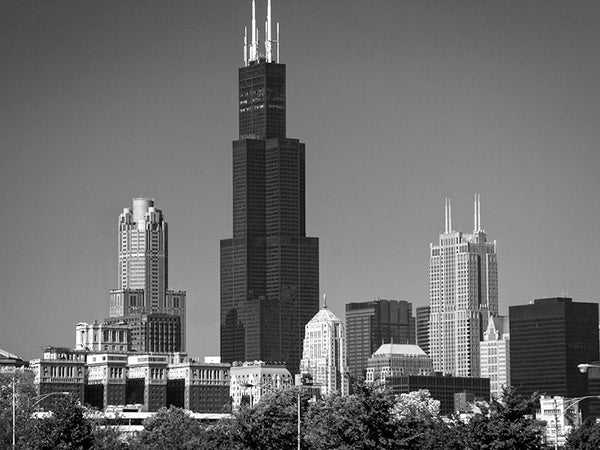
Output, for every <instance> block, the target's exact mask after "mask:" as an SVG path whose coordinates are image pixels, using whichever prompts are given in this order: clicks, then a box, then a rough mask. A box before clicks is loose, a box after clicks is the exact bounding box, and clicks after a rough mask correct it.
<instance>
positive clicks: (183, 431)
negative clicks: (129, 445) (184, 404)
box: [137, 406, 201, 450]
mask: <svg viewBox="0 0 600 450" xmlns="http://www.w3.org/2000/svg"><path fill="white" fill-rule="evenodd" d="M200 436H201V426H200V423H199V422H198V421H197V420H196V419H194V418H192V417H191V416H190V415H189V414H188V413H187V412H186V411H184V410H183V409H181V408H175V407H173V406H172V407H171V408H169V409H166V408H162V409H161V410H159V411H158V412H157V413H156V414H155V415H154V416H152V417H150V418H148V419H146V420H145V421H144V429H143V430H142V431H141V433H140V435H139V437H138V440H137V443H138V446H139V448H143V449H149V450H153V449H156V450H164V449H172V450H187V449H196V448H200V445H201V444H200V443H201V439H200Z"/></svg>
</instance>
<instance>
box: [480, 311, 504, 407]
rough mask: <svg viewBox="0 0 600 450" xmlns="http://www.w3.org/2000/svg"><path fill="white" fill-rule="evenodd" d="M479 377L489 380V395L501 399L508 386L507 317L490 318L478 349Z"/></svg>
mask: <svg viewBox="0 0 600 450" xmlns="http://www.w3.org/2000/svg"><path fill="white" fill-rule="evenodd" d="M479 352H480V363H481V366H480V367H481V370H480V371H481V377H482V378H489V379H490V395H491V396H492V397H493V398H501V397H502V392H503V388H504V387H507V386H510V334H509V321H508V316H496V317H490V318H489V320H488V325H487V329H486V330H485V331H484V333H483V340H482V341H481V343H480V347H479Z"/></svg>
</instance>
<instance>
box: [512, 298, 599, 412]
mask: <svg viewBox="0 0 600 450" xmlns="http://www.w3.org/2000/svg"><path fill="white" fill-rule="evenodd" d="M509 317H510V378H511V384H512V385H513V386H514V387H516V388H517V389H518V390H519V392H520V393H521V394H524V395H529V394H531V393H533V392H536V391H537V392H540V393H545V394H546V395H560V396H565V397H580V396H585V395H588V380H587V375H585V374H582V373H580V371H579V369H578V368H577V365H578V364H581V363H587V362H591V361H598V359H599V355H598V304H597V303H576V302H573V301H572V300H571V299H570V298H544V299H538V300H535V301H534V302H533V303H532V304H531V303H530V304H528V305H520V306H511V307H510V308H509ZM585 406H586V405H583V404H582V410H583V412H584V414H585Z"/></svg>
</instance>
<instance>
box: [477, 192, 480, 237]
mask: <svg viewBox="0 0 600 450" xmlns="http://www.w3.org/2000/svg"><path fill="white" fill-rule="evenodd" d="M477 231H481V195H480V194H477Z"/></svg>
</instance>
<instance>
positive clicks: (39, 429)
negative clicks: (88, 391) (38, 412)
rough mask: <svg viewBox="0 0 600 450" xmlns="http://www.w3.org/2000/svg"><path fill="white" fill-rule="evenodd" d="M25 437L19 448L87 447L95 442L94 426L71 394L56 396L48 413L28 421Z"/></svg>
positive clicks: (60, 449)
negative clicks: (41, 417) (27, 433)
mask: <svg viewBox="0 0 600 450" xmlns="http://www.w3.org/2000/svg"><path fill="white" fill-rule="evenodd" d="M29 426H30V430H29V435H28V437H27V440H23V441H21V448H27V449H36V450H79V449H82V450H83V449H90V448H92V447H93V444H94V437H93V428H92V424H91V423H90V421H89V420H87V419H86V418H85V416H84V409H83V407H82V406H81V405H80V404H79V402H78V401H77V400H76V399H75V398H73V397H60V398H58V397H57V400H56V401H55V402H54V403H53V405H52V408H51V410H50V414H49V415H48V416H47V417H45V418H43V419H35V420H31V421H30V422H29Z"/></svg>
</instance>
